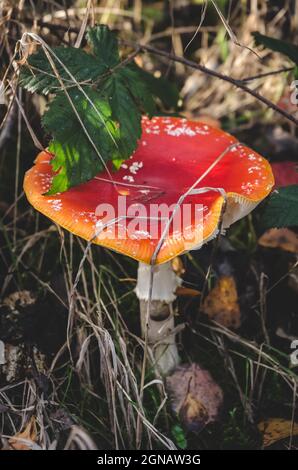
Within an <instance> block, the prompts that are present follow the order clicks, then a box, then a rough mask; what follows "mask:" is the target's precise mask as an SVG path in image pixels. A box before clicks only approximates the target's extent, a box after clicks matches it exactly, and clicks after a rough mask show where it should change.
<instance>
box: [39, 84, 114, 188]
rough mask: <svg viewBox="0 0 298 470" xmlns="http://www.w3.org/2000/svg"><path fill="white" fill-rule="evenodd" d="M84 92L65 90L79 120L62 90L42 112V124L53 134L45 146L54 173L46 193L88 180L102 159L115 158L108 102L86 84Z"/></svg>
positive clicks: (101, 165)
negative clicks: (50, 185)
mask: <svg viewBox="0 0 298 470" xmlns="http://www.w3.org/2000/svg"><path fill="white" fill-rule="evenodd" d="M84 91H85V93H86V95H87V97H88V98H87V97H86V96H84V94H83V93H82V92H80V91H79V90H77V89H73V90H70V91H69V96H70V99H71V100H72V103H73V106H74V107H75V110H76V112H77V113H78V115H79V117H80V119H81V121H82V123H81V122H80V120H79V119H78V117H77V116H76V113H75V111H74V109H73V108H72V106H71V104H70V103H69V101H68V99H67V98H66V96H65V95H64V93H60V94H58V95H57V96H56V97H55V98H54V100H53V101H52V102H51V104H50V107H49V110H48V111H47V112H46V113H45V115H44V118H43V125H44V127H45V128H46V129H47V130H49V131H51V133H52V135H53V140H52V141H51V143H50V145H49V151H50V152H52V153H53V154H54V158H53V160H52V162H51V163H52V166H53V170H54V171H55V172H58V173H57V175H56V176H54V179H53V183H52V187H51V190H50V191H49V193H48V194H55V193H56V192H63V191H66V190H67V189H69V188H70V187H72V186H75V185H77V184H80V183H83V182H85V181H88V180H89V179H91V178H92V177H93V176H94V175H96V174H97V173H98V172H99V171H101V170H103V168H104V162H107V161H108V160H110V159H111V158H113V157H115V158H117V157H119V150H118V145H119V130H118V128H117V126H116V123H115V122H114V121H113V120H112V111H111V108H110V105H109V103H108V102H107V101H105V100H104V99H103V98H102V97H101V96H100V95H99V94H98V93H97V92H96V91H94V90H92V89H91V88H89V87H84ZM82 124H83V126H82ZM84 128H85V130H84ZM87 134H88V135H89V137H90V139H92V142H93V143H94V146H93V145H92V144H91V143H90V139H89V137H88V135H87ZM96 149H97V151H96ZM99 154H100V155H99Z"/></svg>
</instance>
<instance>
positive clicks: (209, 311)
mask: <svg viewBox="0 0 298 470" xmlns="http://www.w3.org/2000/svg"><path fill="white" fill-rule="evenodd" d="M203 313H205V314H206V315H208V317H209V318H210V320H215V321H216V322H218V323H220V324H221V325H223V326H226V327H227V328H239V326H240V308H239V304H238V294H237V288H236V283H235V280H234V278H233V277H232V276H222V277H220V278H219V280H218V281H217V283H216V285H215V287H214V288H213V289H212V290H211V291H210V292H209V294H208V295H207V297H206V299H205V300H204V303H203Z"/></svg>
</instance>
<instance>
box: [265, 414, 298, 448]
mask: <svg viewBox="0 0 298 470" xmlns="http://www.w3.org/2000/svg"><path fill="white" fill-rule="evenodd" d="M258 429H259V431H260V432H261V433H262V434H263V445H264V447H269V446H271V445H272V444H274V443H275V442H277V441H280V440H281V439H286V438H287V437H290V436H291V435H292V436H297V435H298V423H292V421H290V420H286V419H282V418H269V419H267V420H265V421H261V422H260V423H259V424H258Z"/></svg>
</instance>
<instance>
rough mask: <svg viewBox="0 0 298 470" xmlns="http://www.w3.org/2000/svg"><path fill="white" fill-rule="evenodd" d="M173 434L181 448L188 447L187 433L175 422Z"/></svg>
mask: <svg viewBox="0 0 298 470" xmlns="http://www.w3.org/2000/svg"><path fill="white" fill-rule="evenodd" d="M171 431H172V436H173V438H174V440H175V442H176V444H177V446H178V447H179V449H186V448H187V441H186V437H185V433H184V431H183V429H182V427H181V426H179V424H175V425H174V426H173V427H172V429H171Z"/></svg>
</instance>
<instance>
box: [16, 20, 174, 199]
mask: <svg viewBox="0 0 298 470" xmlns="http://www.w3.org/2000/svg"><path fill="white" fill-rule="evenodd" d="M87 40H88V43H89V45H90V48H91V54H88V53H87V52H84V51H83V50H81V49H76V48H73V47H67V48H65V47H57V48H54V49H52V50H51V52H49V54H50V56H51V58H52V59H51V60H49V58H48V56H47V54H46V53H45V52H44V50H43V49H39V51H38V52H37V53H35V54H33V55H31V56H29V59H28V63H27V64H26V65H25V66H23V68H22V70H21V74H20V84H21V85H22V86H23V87H24V88H26V89H27V90H29V91H30V92H38V93H42V94H48V93H51V94H56V97H55V98H54V100H53V101H52V103H51V104H50V106H49V108H48V110H47V111H46V113H45V115H44V117H43V123H44V126H45V128H46V129H47V131H48V133H49V134H51V135H52V137H53V139H52V141H51V142H50V146H49V150H50V152H52V153H53V154H54V158H53V160H52V165H53V170H54V171H55V172H56V173H57V174H56V175H55V177H54V179H53V183H52V187H51V190H50V192H49V194H55V193H56V192H63V191H66V190H67V189H68V188H70V187H72V186H75V185H77V184H80V183H83V182H85V181H88V180H89V179H91V178H92V177H94V176H95V175H96V174H97V173H98V172H99V171H101V170H103V169H104V166H105V164H104V162H106V161H108V160H113V163H114V166H115V167H116V168H119V166H120V164H121V162H122V161H123V160H124V159H126V158H128V157H129V156H130V155H131V154H132V153H133V151H134V150H135V149H136V146H137V141H138V139H139V138H140V137H141V131H142V129H141V117H142V113H146V114H147V115H149V116H152V115H153V114H157V110H156V105H155V98H156V97H158V98H159V99H160V101H161V102H162V103H163V104H164V106H165V107H176V105H177V100H178V92H177V90H176V88H175V87H174V86H173V85H172V84H169V83H168V82H167V81H166V80H164V79H156V78H155V77H153V76H151V75H150V74H149V73H147V72H145V71H143V70H142V69H141V68H139V67H138V66H137V65H136V64H132V63H129V64H125V65H123V66H122V64H120V56H119V51H118V42H117V37H116V35H115V34H114V33H113V32H112V31H110V30H109V28H108V26H106V25H99V26H96V27H94V28H91V29H89V30H88V33H87ZM51 62H53V63H54V67H53V64H52V63H51ZM118 65H120V66H118ZM117 66H118V67H117ZM57 75H58V77H59V79H58V78H57ZM61 81H62V82H63V83H61ZM78 84H79V85H78ZM84 93H85V94H86V95H87V96H84ZM67 95H69V96H67ZM69 98H70V99H71V102H72V103H73V105H71V103H70V101H69ZM78 116H79V118H78ZM80 121H81V122H80Z"/></svg>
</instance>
